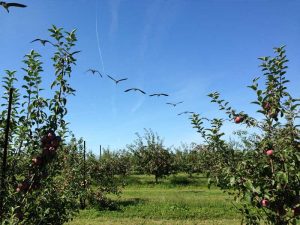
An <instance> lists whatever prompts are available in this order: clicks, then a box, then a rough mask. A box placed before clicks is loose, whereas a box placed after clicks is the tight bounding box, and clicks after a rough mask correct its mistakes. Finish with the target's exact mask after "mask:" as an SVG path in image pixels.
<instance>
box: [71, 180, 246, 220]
mask: <svg viewBox="0 0 300 225" xmlns="http://www.w3.org/2000/svg"><path fill="white" fill-rule="evenodd" d="M116 200H117V201H118V202H119V204H120V207H119V209H118V210H115V211H98V210H95V209H87V210H83V211H81V212H80V213H79V215H78V216H77V217H76V218H75V219H74V220H73V221H72V222H70V223H69V225H79V224H86V225H96V224H112V225H114V224H133V225H135V224H146V225H148V224H149V225H150V224H170V225H173V224H178V225H179V224H187V225H191V224H224V225H227V224H228V225H229V224H231V225H234V224H240V216H239V214H238V213H237V211H236V209H235V208H234V207H233V205H232V203H231V200H230V199H229V197H228V196H227V195H226V194H224V193H222V192H221V191H220V190H218V189H216V188H212V189H208V188H207V187H206V179H205V178H202V177H200V176H194V177H193V178H188V177H187V176H185V175H177V176H171V177H170V178H168V179H166V180H164V181H162V182H161V183H160V184H154V183H153V177H151V176H131V177H129V178H128V186H126V187H125V189H124V190H123V193H122V195H121V197H120V198H118V199H116Z"/></svg>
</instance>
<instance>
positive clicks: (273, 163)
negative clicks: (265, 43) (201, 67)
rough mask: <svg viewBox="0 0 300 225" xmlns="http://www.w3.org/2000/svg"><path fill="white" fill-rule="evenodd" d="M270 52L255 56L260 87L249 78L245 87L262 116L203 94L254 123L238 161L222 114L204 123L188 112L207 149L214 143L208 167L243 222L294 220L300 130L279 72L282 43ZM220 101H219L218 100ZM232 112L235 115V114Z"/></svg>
mask: <svg viewBox="0 0 300 225" xmlns="http://www.w3.org/2000/svg"><path fill="white" fill-rule="evenodd" d="M275 53H276V56H275V57H261V58H259V59H260V60H261V61H262V64H261V67H262V71H263V75H264V78H265V84H264V85H265V88H264V89H259V84H258V81H259V79H260V78H256V79H254V80H253V84H252V85H250V86H249V87H250V88H251V89H252V90H254V91H255V92H256V94H257V101H254V102H252V103H254V104H256V105H258V106H259V107H260V109H259V110H258V111H257V112H258V113H262V114H263V115H264V116H265V118H264V119H263V120H262V121H257V120H256V119H254V118H252V117H250V116H249V115H248V114H246V113H243V112H241V113H236V111H235V110H232V108H231V107H227V105H228V102H225V101H224V100H220V98H219V97H220V95H219V93H217V92H215V93H212V94H210V95H209V96H210V97H211V98H212V102H215V103H217V104H218V105H219V109H220V110H224V111H225V112H226V114H228V117H229V119H234V122H235V123H236V124H238V123H244V124H246V125H247V126H250V127H256V128H258V129H260V131H261V133H260V135H256V136H255V138H254V139H253V138H252V137H249V138H245V137H243V142H244V145H243V146H245V147H246V148H244V149H243V151H242V155H241V157H238V161H237V160H236V159H235V158H234V157H235V155H236V154H235V153H234V152H233V151H230V147H229V146H228V144H226V142H225V141H223V140H222V136H223V135H224V133H222V132H221V131H220V130H221V126H222V124H223V121H224V120H222V119H213V120H211V121H212V122H211V128H205V127H206V126H205V125H204V122H203V119H201V118H200V117H199V115H193V117H192V118H191V119H192V124H193V125H194V127H195V128H196V129H197V131H198V132H199V133H200V134H201V135H202V137H203V138H204V139H205V141H206V142H207V144H208V148H209V149H214V154H212V157H214V158H213V159H214V161H215V162H214V163H213V168H212V169H211V170H212V171H213V173H214V175H215V178H216V181H217V184H218V185H219V186H220V187H221V188H222V189H225V190H227V191H228V193H229V194H232V195H233V196H234V198H235V200H236V202H237V207H238V208H239V210H240V212H241V213H242V214H243V216H244V221H245V222H246V224H260V221H264V223H265V224H276V225H285V224H296V218H298V219H299V216H300V196H299V190H300V179H299V176H300V173H299V171H300V155H299V154H300V142H299V141H300V140H299V138H300V136H299V129H298V126H299V125H297V124H296V122H297V119H298V118H299V99H295V98H293V97H292V96H291V95H290V94H289V93H288V92H287V87H286V83H288V80H287V79H286V77H285V74H286V69H287V66H286V63H287V62H288V60H287V59H286V55H285V47H284V46H283V47H280V48H275ZM224 102H225V103H224ZM237 117H239V118H238V119H237Z"/></svg>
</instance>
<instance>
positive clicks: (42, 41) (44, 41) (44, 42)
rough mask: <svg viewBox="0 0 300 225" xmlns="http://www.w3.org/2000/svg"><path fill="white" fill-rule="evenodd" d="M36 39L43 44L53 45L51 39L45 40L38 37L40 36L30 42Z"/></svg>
mask: <svg viewBox="0 0 300 225" xmlns="http://www.w3.org/2000/svg"><path fill="white" fill-rule="evenodd" d="M36 41H39V42H41V44H42V45H44V46H45V45H46V43H49V44H51V45H53V46H54V44H53V43H52V42H51V41H48V40H45V39H40V38H37V39H34V40H33V41H31V42H30V43H33V42H36Z"/></svg>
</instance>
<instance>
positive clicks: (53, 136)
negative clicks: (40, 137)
mask: <svg viewBox="0 0 300 225" xmlns="http://www.w3.org/2000/svg"><path fill="white" fill-rule="evenodd" d="M54 138H55V134H54V132H53V131H49V132H48V133H47V139H48V141H52V140H54Z"/></svg>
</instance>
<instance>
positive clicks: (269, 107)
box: [263, 102, 271, 111]
mask: <svg viewBox="0 0 300 225" xmlns="http://www.w3.org/2000/svg"><path fill="white" fill-rule="evenodd" d="M263 108H264V110H266V111H269V110H270V109H271V104H270V103H269V102H264V103H263Z"/></svg>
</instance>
